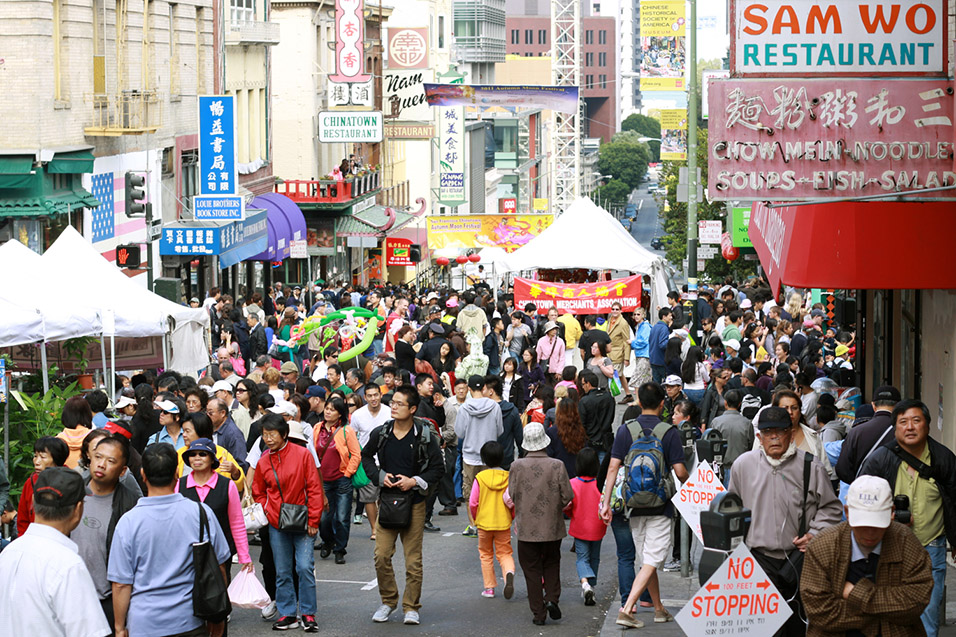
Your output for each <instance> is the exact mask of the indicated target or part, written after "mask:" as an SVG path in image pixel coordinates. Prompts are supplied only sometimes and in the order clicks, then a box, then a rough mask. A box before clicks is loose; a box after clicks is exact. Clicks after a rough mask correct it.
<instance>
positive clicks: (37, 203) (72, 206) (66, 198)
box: [0, 188, 100, 217]
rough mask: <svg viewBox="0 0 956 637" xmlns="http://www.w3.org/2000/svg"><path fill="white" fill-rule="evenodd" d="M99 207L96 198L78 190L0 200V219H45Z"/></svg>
mask: <svg viewBox="0 0 956 637" xmlns="http://www.w3.org/2000/svg"><path fill="white" fill-rule="evenodd" d="M99 205H100V202H99V200H98V199H97V198H96V197H94V196H93V195H91V194H90V193H89V192H87V191H86V190H83V189H82V188H80V189H78V190H75V191H69V192H64V193H58V194H55V195H49V196H46V197H23V198H20V199H2V198H0V217H46V216H52V215H58V214H65V213H67V212H72V211H73V210H76V209H77V208H96V207H97V206H99Z"/></svg>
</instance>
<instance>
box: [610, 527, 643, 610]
mask: <svg viewBox="0 0 956 637" xmlns="http://www.w3.org/2000/svg"><path fill="white" fill-rule="evenodd" d="M611 532H612V533H614V542H615V544H617V587H618V589H620V593H621V605H622V606H623V605H624V602H625V601H627V596H628V595H630V594H631V585H632V584H633V583H634V574H635V572H634V560H635V559H636V557H637V552H636V551H635V549H634V536H633V535H632V534H631V523H630V522H629V521H628V519H627V518H626V517H624V516H623V515H621V514H616V515H614V517H612V518H611Z"/></svg>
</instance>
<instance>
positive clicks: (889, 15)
mask: <svg viewBox="0 0 956 637" xmlns="http://www.w3.org/2000/svg"><path fill="white" fill-rule="evenodd" d="M732 4H733V5H734V6H733V9H731V12H732V16H733V21H734V22H733V25H732V26H731V40H732V41H731V45H730V56H731V57H730V68H731V69H732V70H733V71H734V72H735V74H736V75H737V76H743V75H751V76H761V75H762V76H791V77H811V76H820V77H834V76H839V75H846V76H860V75H870V76H901V75H945V72H946V68H947V67H946V57H947V55H946V47H947V35H946V31H947V22H948V16H947V12H946V3H945V2H944V0H921V1H920V2H895V3H883V2H870V1H869V0H840V2H819V1H815V0H734V1H733V2H732Z"/></svg>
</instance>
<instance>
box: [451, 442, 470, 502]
mask: <svg viewBox="0 0 956 637" xmlns="http://www.w3.org/2000/svg"><path fill="white" fill-rule="evenodd" d="M461 462H462V460H461V445H458V458H456V459H455V497H456V498H460V497H462V494H461V484H462V483H461ZM468 497H471V494H470V493H469V494H468Z"/></svg>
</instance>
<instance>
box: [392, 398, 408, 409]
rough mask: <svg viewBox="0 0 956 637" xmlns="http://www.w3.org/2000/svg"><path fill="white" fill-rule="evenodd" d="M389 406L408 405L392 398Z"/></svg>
mask: <svg viewBox="0 0 956 637" xmlns="http://www.w3.org/2000/svg"><path fill="white" fill-rule="evenodd" d="M390 406H391V407H408V403H400V402H397V401H394V400H393V401H392V402H391V403H390Z"/></svg>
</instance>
